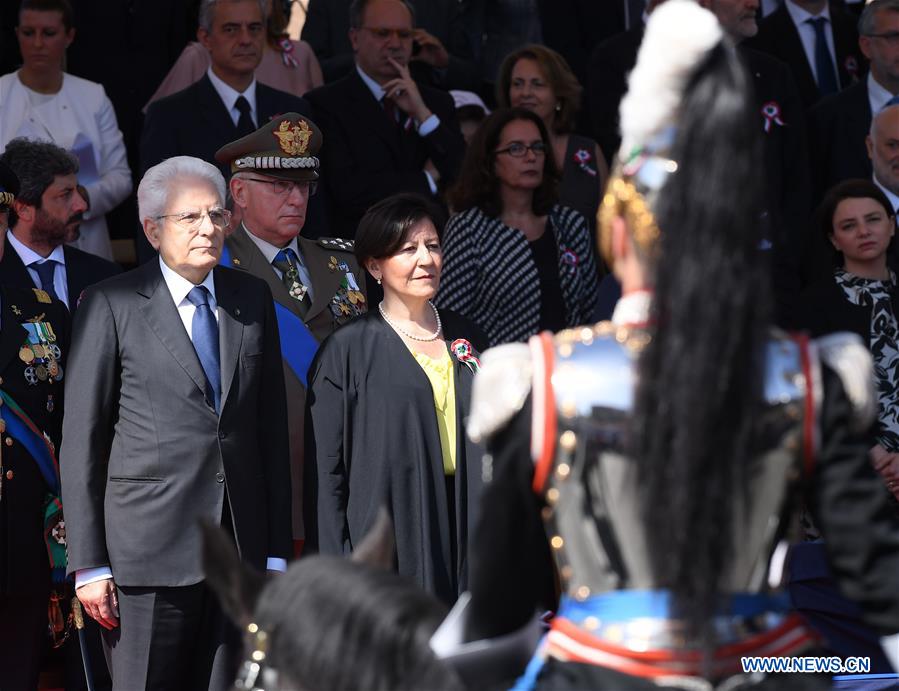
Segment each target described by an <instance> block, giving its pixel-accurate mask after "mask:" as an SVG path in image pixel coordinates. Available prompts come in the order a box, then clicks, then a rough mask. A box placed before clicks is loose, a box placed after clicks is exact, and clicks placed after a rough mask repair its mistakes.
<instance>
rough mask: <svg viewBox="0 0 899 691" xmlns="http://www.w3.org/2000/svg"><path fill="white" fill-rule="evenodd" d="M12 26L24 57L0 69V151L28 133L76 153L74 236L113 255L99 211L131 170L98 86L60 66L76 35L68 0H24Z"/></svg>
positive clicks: (126, 185) (110, 203)
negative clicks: (83, 204)
mask: <svg viewBox="0 0 899 691" xmlns="http://www.w3.org/2000/svg"><path fill="white" fill-rule="evenodd" d="M16 34H17V36H18V39H19V48H20V50H21V52H22V60H23V64H22V67H21V68H20V69H19V70H18V71H16V72H11V73H10V74H6V75H4V76H2V77H0V152H2V151H3V150H5V148H6V145H7V143H8V142H9V141H10V140H11V139H14V138H16V137H28V138H29V139H42V140H48V141H51V142H54V143H55V144H57V145H58V146H61V147H63V148H65V149H68V150H69V151H71V152H72V153H73V154H75V156H77V157H78V161H79V164H80V170H79V172H78V182H79V184H80V185H82V186H83V187H84V189H85V191H86V195H87V197H88V200H87V201H88V205H89V208H88V210H87V211H86V212H85V214H84V222H83V223H82V224H81V235H80V237H79V239H78V240H76V241H75V242H73V243H72V244H73V245H75V246H76V247H79V248H80V249H83V250H85V251H87V252H92V253H93V254H97V255H100V256H101V257H105V258H107V259H112V247H111V245H110V242H109V231H108V229H107V227H106V218H105V214H106V212H108V211H110V210H112V209H113V208H115V207H116V206H117V205H118V204H119V203H120V202H121V201H122V200H123V199H125V197H127V196H128V194H130V192H131V187H132V182H131V171H130V170H129V168H128V162H127V160H126V154H125V144H124V142H123V140H122V133H121V131H120V130H119V126H118V122H117V121H116V117H115V111H113V108H112V103H110V101H109V99H108V98H107V96H106V92H105V91H104V90H103V87H102V86H101V85H100V84H97V83H95V82H90V81H87V80H86V79H81V78H79V77H73V76H72V75H70V74H66V73H65V72H64V71H63V66H64V62H65V52H66V48H68V46H69V45H70V44H71V43H72V40H73V39H74V38H75V29H74V28H73V25H72V8H71V6H70V5H69V3H68V0H24V1H23V2H22V5H21V9H20V11H19V24H18V27H17V28H16Z"/></svg>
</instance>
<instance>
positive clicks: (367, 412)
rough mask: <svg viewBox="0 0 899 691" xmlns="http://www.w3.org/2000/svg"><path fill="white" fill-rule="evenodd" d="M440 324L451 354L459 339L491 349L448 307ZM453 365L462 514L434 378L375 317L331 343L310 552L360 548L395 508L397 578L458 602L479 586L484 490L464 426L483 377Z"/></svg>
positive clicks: (313, 397) (312, 385)
mask: <svg viewBox="0 0 899 691" xmlns="http://www.w3.org/2000/svg"><path fill="white" fill-rule="evenodd" d="M440 316H441V319H442V321H443V331H444V334H445V337H446V341H447V347H449V345H450V343H452V342H453V341H454V340H455V339H457V338H464V339H467V340H468V341H470V342H471V344H472V345H473V347H474V348H475V349H477V348H478V345H479V344H480V343H482V342H483V336H482V335H481V333H480V331H479V330H478V329H477V327H475V326H474V325H473V324H471V322H469V321H467V320H465V319H464V318H462V317H459V316H458V315H455V314H453V313H452V312H450V311H448V310H441V311H440ZM452 357H453V369H454V376H455V395H456V424H457V432H456V444H457V447H456V473H455V482H454V486H455V487H454V490H455V507H453V505H452V504H453V502H452V501H451V500H449V499H448V497H447V493H446V475H445V474H444V469H443V455H442V452H441V447H440V433H439V429H438V426H437V416H436V413H435V410H434V397H433V392H432V389H431V385H430V382H429V381H428V377H427V375H426V374H425V372H424V370H422V368H421V366H420V365H419V364H418V362H417V361H416V360H415V357H414V356H413V355H412V353H411V352H410V351H409V349H408V348H407V347H406V345H405V343H403V341H402V339H401V338H400V337H399V336H398V335H397V333H396V332H395V331H394V330H393V328H391V327H390V325H388V324H387V323H386V322H384V320H383V319H382V318H381V316H380V314H378V312H377V311H374V310H373V311H372V312H369V313H368V314H367V315H365V316H363V317H360V318H358V319H356V320H354V321H353V322H350V323H349V324H347V325H346V326H344V327H342V328H341V329H339V330H337V331H336V332H335V333H334V334H333V335H331V336H330V337H329V338H328V339H327V340H325V342H324V343H323V344H322V346H321V348H320V349H319V351H318V354H317V355H316V358H315V360H314V361H313V363H312V366H311V368H310V370H309V391H308V397H307V422H306V440H307V446H306V474H305V478H306V479H305V483H304V485H305V486H304V515H305V520H306V536H307V545H308V547H309V548H311V549H317V550H318V551H319V552H321V553H324V554H348V553H350V552H352V550H353V548H354V546H355V545H357V544H358V543H359V541H360V540H361V539H362V538H363V537H364V536H365V534H366V533H367V532H368V531H369V529H370V528H371V527H372V525H373V524H374V521H375V519H376V518H377V513H378V510H379V508H380V507H381V506H386V507H387V508H388V509H389V511H390V514H391V516H392V518H393V522H394V530H395V534H396V559H397V563H396V566H397V570H398V571H399V573H400V574H401V575H403V576H405V577H406V578H408V579H409V580H410V581H412V582H413V583H415V584H417V585H419V586H421V587H422V588H424V589H425V590H428V591H429V592H431V593H433V594H435V595H437V596H438V597H440V598H441V599H442V600H444V601H445V602H447V603H450V604H451V603H452V602H454V601H455V599H456V597H457V596H458V594H459V593H461V592H463V591H464V590H465V589H466V587H467V583H468V575H467V574H468V540H469V538H470V534H471V530H472V528H473V525H474V517H475V510H476V509H477V507H478V503H479V497H480V488H481V472H480V470H479V468H480V463H479V461H480V452H479V450H478V447H477V446H476V445H474V444H473V443H472V442H470V441H468V439H467V437H466V436H465V433H464V429H463V424H464V420H465V419H466V418H467V417H468V414H469V404H470V400H471V383H472V379H473V377H474V373H473V372H472V371H471V369H470V367H469V366H468V365H466V364H464V363H463V362H460V361H459V360H458V358H456V357H455V355H452ZM473 463H475V465H472V464H473ZM473 468H474V472H472V469H473ZM454 508H455V511H454V510H453V509H454ZM454 513H455V517H456V521H455V522H456V525H455V527H454V526H451V525H450V517H451V516H452V515H453V514H454ZM454 528H455V529H454ZM454 543H455V544H454Z"/></svg>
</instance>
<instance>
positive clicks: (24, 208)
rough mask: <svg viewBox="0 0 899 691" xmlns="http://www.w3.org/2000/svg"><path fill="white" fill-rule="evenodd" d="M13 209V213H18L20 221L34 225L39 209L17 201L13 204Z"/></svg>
mask: <svg viewBox="0 0 899 691" xmlns="http://www.w3.org/2000/svg"><path fill="white" fill-rule="evenodd" d="M12 208H13V211H15V212H16V216H18V218H19V220H20V221H25V222H26V223H34V215H35V213H36V212H37V209H36V208H35V207H34V206H32V205H31V204H26V203H25V202H23V201H19V200H18V199H16V200H14V201H13V203H12Z"/></svg>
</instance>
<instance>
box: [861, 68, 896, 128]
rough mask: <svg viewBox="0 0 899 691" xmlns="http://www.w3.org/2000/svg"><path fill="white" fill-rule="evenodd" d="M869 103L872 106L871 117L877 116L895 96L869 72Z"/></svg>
mask: <svg viewBox="0 0 899 691" xmlns="http://www.w3.org/2000/svg"><path fill="white" fill-rule="evenodd" d="M867 80H868V103H870V104H871V117H874V116H875V115H877V114H878V113H879V112H880V111H881V110H883V107H884V106H885V105H886V104H887V102H888V101H889V100H890V99H891V98H893V96H895V94H891V93H890V92H889V91H887V90H886V89H884V88H883V87H882V86H881V85H880V82H878V81H877V80H876V79H874V75H873V74H871V72H870V71H869V72H868V77H867Z"/></svg>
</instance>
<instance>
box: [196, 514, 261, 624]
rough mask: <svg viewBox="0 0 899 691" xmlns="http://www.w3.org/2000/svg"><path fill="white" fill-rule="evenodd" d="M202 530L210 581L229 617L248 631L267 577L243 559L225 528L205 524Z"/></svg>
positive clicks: (205, 566)
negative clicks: (247, 628)
mask: <svg viewBox="0 0 899 691" xmlns="http://www.w3.org/2000/svg"><path fill="white" fill-rule="evenodd" d="M201 528H202V530H203V572H204V574H205V575H206V582H207V583H208V584H209V587H210V588H212V590H213V592H214V593H215V594H216V595H217V596H218V599H219V602H220V603H221V605H222V609H223V610H224V612H225V614H227V615H228V617H230V619H231V620H232V621H233V622H234V623H235V624H237V625H238V626H239V627H240V628H241V629H245V628H246V627H247V626H248V625H249V624H251V623H252V622H253V611H254V610H255V609H256V601H257V600H258V599H259V594H260V593H261V592H262V588H263V586H264V585H265V576H263V575H262V574H261V573H259V572H258V571H256V570H254V569H252V568H250V567H249V566H247V565H246V564H244V563H243V562H242V561H241V560H240V556H238V554H237V548H236V547H235V546H234V543H233V542H232V541H231V538H230V537H229V536H228V534H227V533H226V532H225V531H224V530H222V529H221V527H219V526H217V525H213V524H212V523H209V522H208V521H204V522H203V523H202V525H201Z"/></svg>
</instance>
